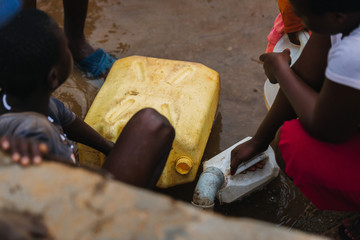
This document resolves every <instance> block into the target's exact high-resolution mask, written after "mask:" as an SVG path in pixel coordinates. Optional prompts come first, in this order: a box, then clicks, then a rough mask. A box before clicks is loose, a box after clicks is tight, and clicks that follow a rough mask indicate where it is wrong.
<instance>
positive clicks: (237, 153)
mask: <svg viewBox="0 0 360 240" xmlns="http://www.w3.org/2000/svg"><path fill="white" fill-rule="evenodd" d="M330 45H331V44H330V37H329V36H323V35H317V34H312V35H311V37H310V39H309V41H308V42H307V44H306V46H305V48H304V50H303V51H302V53H301V55H300V57H299V59H298V60H297V61H296V62H295V63H294V65H293V66H292V70H293V71H294V73H296V74H297V75H298V76H299V77H301V79H302V80H303V81H304V82H306V83H307V85H309V86H311V87H312V88H313V89H317V90H319V89H320V88H321V86H322V83H323V81H324V73H325V68H326V65H327V55H328V52H329V49H330ZM287 64H288V63H287ZM286 67H288V66H286ZM296 117H297V115H296V113H295V112H294V110H293V108H292V106H291V104H290V103H289V101H288V99H287V97H286V96H285V95H284V93H283V91H282V89H279V92H278V94H277V96H276V98H275V101H274V103H273V105H272V106H271V108H270V109H269V111H268V113H267V114H266V116H265V118H264V120H263V121H262V122H261V124H260V126H259V127H258V129H257V131H256V133H255V135H254V136H253V138H252V139H251V140H249V141H247V142H245V143H243V144H241V145H239V146H237V147H236V148H235V149H234V150H233V151H232V153H231V156H232V157H231V172H232V173H235V171H236V169H237V166H238V165H239V164H240V163H242V162H244V161H247V160H249V159H251V158H252V157H254V156H256V155H257V154H259V153H260V152H262V151H265V150H266V148H267V147H268V146H269V144H270V142H271V141H272V140H273V139H274V137H275V134H276V132H277V130H278V129H279V128H280V127H281V125H282V124H283V123H284V121H287V120H291V119H294V118H296Z"/></svg>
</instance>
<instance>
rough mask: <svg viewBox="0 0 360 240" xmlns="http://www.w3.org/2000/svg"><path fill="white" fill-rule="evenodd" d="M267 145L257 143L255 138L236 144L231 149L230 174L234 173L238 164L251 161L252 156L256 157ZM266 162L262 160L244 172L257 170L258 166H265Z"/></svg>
mask: <svg viewBox="0 0 360 240" xmlns="http://www.w3.org/2000/svg"><path fill="white" fill-rule="evenodd" d="M266 148H267V146H265V147H262V146H261V145H260V144H258V143H256V141H254V140H253V139H250V140H249V141H246V142H244V143H242V144H240V145H238V146H236V147H235V148H234V149H233V150H232V151H231V161H230V174H231V175H234V174H235V173H236V170H237V168H238V166H239V165H240V164H241V163H243V162H246V161H249V160H250V159H251V158H253V157H255V156H256V155H258V154H259V153H261V152H263V151H265V150H266ZM264 164H265V162H264V161H260V162H259V163H257V164H255V165H253V166H251V167H250V168H248V169H246V170H245V171H244V172H242V173H246V171H255V170H256V169H257V168H263V167H264Z"/></svg>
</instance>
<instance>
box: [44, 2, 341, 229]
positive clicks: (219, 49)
mask: <svg viewBox="0 0 360 240" xmlns="http://www.w3.org/2000/svg"><path fill="white" fill-rule="evenodd" d="M38 7H39V8H40V9H43V10H45V11H46V12H48V13H49V14H50V15H52V16H53V17H54V18H55V19H56V20H57V21H58V22H59V23H60V24H62V22H63V13H62V11H63V9H62V1H60V0H39V1H38ZM277 14H278V9H277V2H276V1H275V0H271V1H264V0H251V1H245V0H227V1H223V0H182V1H169V0H149V1H141V0H132V1H123V0H98V1H95V0H90V3H89V11H88V18H87V22H86V29H85V33H86V36H87V38H88V41H89V42H90V43H91V44H92V45H93V46H94V47H95V48H98V47H101V48H103V49H104V50H105V51H108V52H109V53H110V54H112V55H114V56H116V57H117V58H122V57H126V56H131V55H141V56H149V57H157V58H166V59H176V60H185V61H192V62H200V63H202V64H204V65H206V66H208V67H210V68H212V69H214V70H216V71H217V72H218V73H219V74H220V78H221V95H220V104H219V109H218V115H217V118H216V119H215V122H214V126H213V129H212V133H211V135H210V137H209V140H208V144H207V148H206V150H205V153H204V157H203V160H208V159H210V158H211V157H213V156H215V155H216V154H218V153H220V152H221V151H223V150H225V149H226V148H228V147H229V146H231V145H233V144H234V143H235V142H238V141H239V140H241V139H243V138H245V137H246V136H252V135H253V134H254V132H255V130H256V129H257V127H258V125H259V123H260V122H261V120H262V119H263V117H264V116H265V114H266V111H267V110H266V107H265V104H264V98H263V85H264V82H265V75H264V73H263V69H262V66H261V64H260V62H259V60H258V57H259V55H260V54H262V53H263V52H264V50H265V48H266V44H267V39H266V36H267V34H268V33H269V31H270V29H271V27H272V24H273V21H274V19H275V17H276V15H277ZM96 92H97V88H96V87H94V86H93V85H91V84H89V80H87V78H86V77H85V76H84V75H82V74H81V73H80V72H79V71H78V70H77V69H74V72H73V74H72V75H71V77H70V79H69V80H68V81H67V83H66V84H65V85H64V86H62V87H61V88H60V89H59V90H57V92H56V93H55V96H56V97H59V98H60V99H61V100H63V101H65V103H66V104H67V105H68V106H69V107H70V108H71V109H72V110H73V111H74V112H75V113H76V114H78V115H79V116H80V117H84V116H85V115H86V112H87V110H88V108H89V106H90V104H91V102H92V100H93V98H94V97H95V95H96ZM195 184H196V181H195V182H193V183H189V184H184V185H181V186H176V187H173V188H169V189H165V190H164V189H158V190H157V191H158V192H160V193H164V194H168V195H171V196H173V197H174V198H176V199H180V200H183V201H186V202H190V201H191V198H192V195H193V190H194V188H195ZM214 211H216V212H218V213H220V214H224V215H227V216H239V217H243V216H246V217H251V218H256V219H260V220H264V221H268V222H273V223H275V224H278V225H285V226H289V227H296V228H299V229H305V230H307V231H310V232H316V231H317V230H318V229H320V228H321V227H324V226H325V228H326V227H329V226H330V225H329V224H328V223H327V222H326V221H325V222H324V221H323V222H321V223H319V222H318V223H316V222H317V220H319V219H322V217H323V215H321V212H320V214H319V215H316V214H312V215H311V214H309V212H312V213H314V212H317V213H319V211H317V210H316V209H314V207H313V206H312V205H311V204H309V202H308V200H307V199H306V198H305V197H304V196H303V195H302V194H301V193H300V192H299V191H298V190H297V188H295V187H294V186H293V184H292V183H291V181H289V180H288V179H287V178H286V176H284V175H280V176H279V177H278V178H277V179H275V180H274V181H273V182H271V183H270V184H269V185H267V186H266V187H264V188H263V189H262V190H260V191H257V192H255V193H253V194H252V195H251V196H248V197H246V198H244V199H243V200H242V201H238V202H235V203H232V204H228V205H219V204H216V206H215V209H214ZM332 214H333V213H332V212H330V213H328V215H327V216H328V217H329V218H332V217H331V216H333V215H332ZM341 216H343V215H341ZM340 218H341V217H338V218H336V220H335V223H336V221H339V219H340ZM327 219H328V218H327ZM332 219H335V218H332ZM311 221H313V222H315V224H312V226H311V227H309V228H306V227H305V225H306V224H305V223H306V222H311ZM333 224H334V223H333ZM321 229H323V228H321Z"/></svg>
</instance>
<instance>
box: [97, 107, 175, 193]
mask: <svg viewBox="0 0 360 240" xmlns="http://www.w3.org/2000/svg"><path fill="white" fill-rule="evenodd" d="M174 137H175V130H174V128H173V127H172V126H171V124H170V123H169V121H168V120H167V119H166V118H165V117H163V116H162V115H160V114H159V113H158V112H157V111H155V110H154V109H150V108H147V109H143V110H141V111H139V112H138V113H136V114H135V115H134V117H133V118H131V119H130V121H129V122H128V123H127V124H126V126H125V128H124V129H123V131H122V133H121V134H120V136H119V138H118V139H117V141H116V143H115V146H114V148H113V150H112V151H111V152H110V154H109V155H108V157H107V159H106V161H105V164H104V166H103V167H104V168H105V169H106V170H108V171H109V172H110V173H112V174H113V175H114V176H115V178H116V179H118V180H120V181H123V182H126V183H129V184H132V185H135V186H138V187H146V188H153V187H154V186H155V185H156V183H157V181H158V179H159V177H160V175H161V173H162V170H163V168H164V166H165V163H166V160H167V158H168V155H169V152H170V150H171V146H172V142H173V140H174Z"/></svg>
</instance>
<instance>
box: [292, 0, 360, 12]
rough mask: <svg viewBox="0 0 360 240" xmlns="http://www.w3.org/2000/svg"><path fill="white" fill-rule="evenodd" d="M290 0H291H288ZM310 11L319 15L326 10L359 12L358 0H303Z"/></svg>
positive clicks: (359, 2)
mask: <svg viewBox="0 0 360 240" xmlns="http://www.w3.org/2000/svg"><path fill="white" fill-rule="evenodd" d="M290 1H291V0H290ZM303 1H304V3H306V4H307V5H308V6H309V7H310V9H311V10H312V12H314V13H315V14H318V15H321V14H324V13H326V12H340V13H349V12H360V1H359V0H303Z"/></svg>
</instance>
